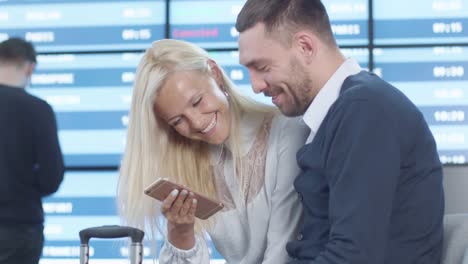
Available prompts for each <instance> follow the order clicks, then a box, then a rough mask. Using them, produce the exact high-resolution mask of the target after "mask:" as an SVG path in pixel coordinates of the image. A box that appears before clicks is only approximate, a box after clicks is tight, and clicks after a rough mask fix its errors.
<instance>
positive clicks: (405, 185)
mask: <svg viewBox="0 0 468 264" xmlns="http://www.w3.org/2000/svg"><path fill="white" fill-rule="evenodd" d="M297 160H298V163H299V166H300V167H301V169H302V172H301V174H300V175H299V176H298V177H297V179H296V181H295V188H296V190H297V192H298V193H299V195H300V196H301V199H302V204H303V206H304V223H303V225H302V226H301V227H300V232H301V233H300V234H299V236H298V238H297V240H296V241H292V242H290V243H289V244H288V245H287V250H288V252H289V254H290V255H291V257H293V258H294V260H293V261H291V262H290V263H291V264H299V263H310V264H325V263H327V264H328V263H330V264H331V263H334V264H344V263H350V264H380V263H382V264H383V263H385V264H406V263H407V264H410V263H411V264H414V263H424V264H432V263H434V264H435V263H437V264H438V263H440V258H441V252H442V237H443V229H442V219H443V214H444V193H443V187H442V168H441V164H440V161H439V157H438V154H437V150H436V144H435V141H434V138H433V136H432V134H431V132H430V130H429V128H428V125H427V123H426V122H425V120H424V117H423V115H422V114H421V112H420V111H419V110H418V109H417V108H416V106H415V105H414V104H413V103H412V102H411V101H410V100H409V99H408V98H407V97H406V96H404V95H403V94H402V93H401V92H400V91H399V90H397V89H396V88H395V87H393V86H391V85H390V84H388V83H386V82H384V81H383V80H381V79H380V78H379V77H377V76H375V75H374V74H371V73H368V72H365V71H362V72H361V73H359V74H356V75H353V76H350V77H348V78H347V79H346V80H345V81H344V83H343V86H342V88H341V92H340V95H339V97H338V99H337V101H336V102H335V103H334V104H333V105H332V106H331V108H330V109H329V111H328V113H327V115H326V117H325V119H324V120H323V122H322V124H321V125H320V128H319V129H318V131H317V134H316V135H315V138H314V140H313V141H312V142H311V143H310V144H307V145H305V146H304V147H303V148H301V149H300V150H299V152H298V154H297Z"/></svg>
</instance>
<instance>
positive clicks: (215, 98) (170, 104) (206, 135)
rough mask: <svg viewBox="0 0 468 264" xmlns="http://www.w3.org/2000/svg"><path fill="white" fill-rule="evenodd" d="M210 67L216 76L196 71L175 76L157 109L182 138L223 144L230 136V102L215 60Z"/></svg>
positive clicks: (160, 96)
mask: <svg viewBox="0 0 468 264" xmlns="http://www.w3.org/2000/svg"><path fill="white" fill-rule="evenodd" d="M208 64H209V65H210V68H211V71H212V73H213V74H212V75H213V76H208V75H205V74H199V73H198V72H196V71H182V72H176V73H173V74H171V76H169V77H168V78H167V80H166V82H165V83H164V85H163V86H162V87H161V88H160V91H159V93H158V96H157V97H156V101H155V108H156V112H157V113H158V115H159V116H160V117H161V118H162V119H163V120H165V121H166V122H167V123H168V124H169V125H170V126H171V127H173V128H174V129H175V130H176V131H177V132H178V133H179V134H180V135H182V136H184V137H186V138H190V139H193V140H202V141H205V142H207V143H211V144H222V143H223V142H225V141H226V139H227V138H228V136H229V129H230V123H231V114H230V112H229V102H228V98H227V96H226V94H227V92H226V91H225V90H224V88H223V85H222V78H221V73H220V72H219V69H218V66H217V65H216V63H215V62H214V61H211V60H210V61H208ZM215 78H216V79H218V80H219V81H216V80H215ZM218 83H219V84H218Z"/></svg>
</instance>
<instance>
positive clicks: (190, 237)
mask: <svg viewBox="0 0 468 264" xmlns="http://www.w3.org/2000/svg"><path fill="white" fill-rule="evenodd" d="M196 208H197V200H196V199H195V198H194V195H193V193H189V192H188V191H187V190H182V191H181V192H180V193H179V191H178V190H177V189H174V190H173V191H172V192H171V194H169V195H168V196H167V198H166V199H165V200H164V201H163V204H162V207H161V212H162V214H163V215H164V216H165V217H166V219H167V239H166V241H165V243H164V246H163V248H162V250H161V253H160V255H159V263H160V264H165V263H168V264H169V263H171V264H172V263H181V264H183V263H200V264H205V263H206V264H208V263H209V262H210V257H209V254H208V249H207V246H206V243H205V241H204V240H203V239H200V238H196V237H195V231H194V225H195V210H196Z"/></svg>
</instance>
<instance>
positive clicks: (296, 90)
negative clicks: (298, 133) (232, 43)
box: [239, 23, 312, 116]
mask: <svg viewBox="0 0 468 264" xmlns="http://www.w3.org/2000/svg"><path fill="white" fill-rule="evenodd" d="M239 58H240V63H241V64H243V65H245V66H246V67H247V68H248V70H249V74H250V79H251V82H252V89H253V91H254V92H255V93H263V94H264V95H265V96H269V97H272V103H273V104H275V105H276V106H277V107H278V108H279V109H280V110H281V112H282V113H283V114H284V115H286V116H298V115H302V114H304V112H305V111H306V110H307V107H308V106H309V104H310V102H311V101H312V98H311V89H312V87H311V86H312V80H310V78H309V77H308V75H307V71H306V69H307V68H306V66H305V64H304V63H303V61H302V60H301V59H300V57H299V53H297V52H295V50H294V47H291V48H289V47H285V45H282V44H281V43H280V42H279V40H276V39H274V38H272V37H268V36H266V34H265V27H264V25H263V24H262V23H259V24H257V25H255V26H254V27H252V28H250V29H248V30H246V31H244V32H242V33H240V35H239Z"/></svg>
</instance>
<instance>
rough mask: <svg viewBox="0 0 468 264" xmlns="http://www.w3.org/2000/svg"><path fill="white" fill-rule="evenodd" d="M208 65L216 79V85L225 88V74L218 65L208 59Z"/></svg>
mask: <svg viewBox="0 0 468 264" xmlns="http://www.w3.org/2000/svg"><path fill="white" fill-rule="evenodd" d="M208 65H209V66H210V70H211V74H212V76H213V78H214V79H215V81H216V83H217V84H218V86H219V87H221V88H222V87H223V83H224V82H223V74H222V73H221V70H220V68H219V66H218V64H217V63H216V62H215V61H214V60H212V59H208Z"/></svg>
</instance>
